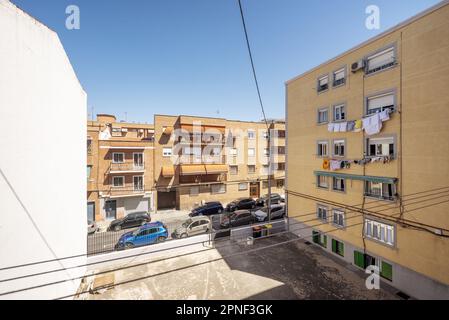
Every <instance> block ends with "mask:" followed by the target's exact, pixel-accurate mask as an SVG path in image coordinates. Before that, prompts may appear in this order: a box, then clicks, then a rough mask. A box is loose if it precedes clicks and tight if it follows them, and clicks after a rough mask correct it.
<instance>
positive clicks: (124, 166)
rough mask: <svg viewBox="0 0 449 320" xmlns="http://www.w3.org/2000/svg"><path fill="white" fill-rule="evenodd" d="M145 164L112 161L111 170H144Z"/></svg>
mask: <svg viewBox="0 0 449 320" xmlns="http://www.w3.org/2000/svg"><path fill="white" fill-rule="evenodd" d="M144 170H145V164H143V163H142V164H135V163H126V162H125V163H111V165H110V167H109V171H110V172H111V171H120V172H122V171H144Z"/></svg>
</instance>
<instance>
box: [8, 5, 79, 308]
mask: <svg viewBox="0 0 449 320" xmlns="http://www.w3.org/2000/svg"><path fill="white" fill-rule="evenodd" d="M62 14H63V13H62ZM62 23H63V22H62ZM86 100H87V96H86V93H85V92H84V90H83V88H82V87H81V85H80V83H79V81H78V79H77V77H76V74H75V72H74V70H73V69H72V66H71V64H70V61H69V59H68V57H67V55H66V53H65V51H64V48H63V47H62V44H61V42H60V41H59V38H58V36H57V34H56V33H55V32H53V31H52V30H50V29H49V28H48V27H46V26H45V25H43V24H41V23H40V22H38V21H36V20H35V19H33V18H32V17H30V16H29V15H28V14H26V13H24V12H23V11H21V10H20V9H18V8H17V7H15V6H14V5H13V4H12V3H10V2H9V1H7V0H0V130H1V134H0V150H1V157H0V169H1V170H2V171H3V173H4V174H5V176H6V178H7V179H8V180H9V182H10V184H11V185H12V187H13V189H14V190H15V192H16V193H17V196H18V197H19V198H20V200H21V201H22V203H23V205H24V206H25V207H26V209H27V210H28V212H29V214H30V215H31V217H32V218H33V219H34V221H35V223H36V225H37V227H38V229H39V230H40V231H41V232H42V234H43V236H44V237H45V239H46V241H47V242H48V244H49V247H50V248H51V249H50V248H49V247H48V246H47V245H46V244H45V242H44V240H43V239H42V238H41V236H40V235H39V233H38V231H37V230H36V228H35V227H34V226H33V224H32V222H31V220H30V219H29V218H28V216H27V214H26V211H25V209H24V208H23V207H22V206H21V204H20V202H19V201H18V199H17V198H16V196H15V195H14V193H13V192H12V190H11V188H10V186H8V184H7V182H6V181H5V179H4V177H3V176H1V175H0V279H1V280H4V279H8V278H11V277H14V276H21V275H25V274H30V273H35V272H43V271H48V270H52V269H55V268H57V269H59V268H61V264H63V265H64V266H65V267H67V266H71V265H72V266H73V265H78V264H81V265H83V264H85V262H86V257H85V256H83V257H81V258H77V259H71V260H63V261H61V262H60V263H61V264H60V263H58V262H54V263H47V264H38V265H33V266H29V267H24V268H14V269H9V270H2V268H5V267H8V266H12V265H20V264H25V263H31V262H35V261H42V260H46V259H54V258H55V256H54V254H55V255H56V256H57V257H58V258H61V257H67V256H72V255H80V254H86V199H85V198H86V191H85V190H86V110H87V108H86V102H87V101H86ZM52 251H53V252H54V254H53V253H52ZM84 270H85V268H83V267H82V268H78V269H71V270H68V271H63V272H58V273H50V274H46V275H41V276H33V277H29V278H24V279H18V280H14V281H8V282H1V283H0V299H12V298H14V299H52V298H58V297H61V296H66V295H70V294H73V293H75V291H76V290H77V289H78V286H79V283H80V281H79V280H75V281H68V282H63V283H61V284H57V285H52V286H45V287H41V288H37V289H34V290H29V291H23V292H17V293H15V294H11V295H6V296H5V295H1V294H2V293H5V292H7V291H10V290H18V289H21V288H26V287H28V286H36V285H40V284H45V283H48V282H50V281H51V282H53V281H60V280H64V279H67V278H71V277H76V276H79V275H81V274H83V273H84Z"/></svg>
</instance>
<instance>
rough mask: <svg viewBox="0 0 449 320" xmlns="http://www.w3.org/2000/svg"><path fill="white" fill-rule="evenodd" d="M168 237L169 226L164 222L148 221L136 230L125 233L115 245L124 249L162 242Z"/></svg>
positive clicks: (117, 248)
mask: <svg viewBox="0 0 449 320" xmlns="http://www.w3.org/2000/svg"><path fill="white" fill-rule="evenodd" d="M167 238H168V231H167V227H166V226H165V225H164V224H163V223H162V222H160V221H157V222H152V223H147V224H144V225H143V226H141V227H139V228H137V229H136V230H134V231H130V232H127V233H124V234H123V235H122V236H121V237H120V239H119V240H118V242H117V244H116V245H115V249H116V250H122V249H130V248H134V247H140V246H146V245H149V244H153V243H159V242H162V241H164V240H165V239H167Z"/></svg>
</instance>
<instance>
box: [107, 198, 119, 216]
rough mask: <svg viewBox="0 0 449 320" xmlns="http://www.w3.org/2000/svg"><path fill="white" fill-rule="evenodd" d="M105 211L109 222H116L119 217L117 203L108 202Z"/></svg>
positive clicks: (114, 201)
mask: <svg viewBox="0 0 449 320" xmlns="http://www.w3.org/2000/svg"><path fill="white" fill-rule="evenodd" d="M104 211H105V212H106V219H107V220H114V219H116V217H117V201H116V200H108V201H106V203H105V205H104Z"/></svg>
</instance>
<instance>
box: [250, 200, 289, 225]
mask: <svg viewBox="0 0 449 320" xmlns="http://www.w3.org/2000/svg"><path fill="white" fill-rule="evenodd" d="M253 215H254V218H255V220H256V221H258V222H263V221H267V220H268V207H264V208H261V209H259V210H257V211H256V212H254V213H253ZM284 215H285V205H281V204H273V205H271V220H276V219H281V218H283V217H284Z"/></svg>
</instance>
